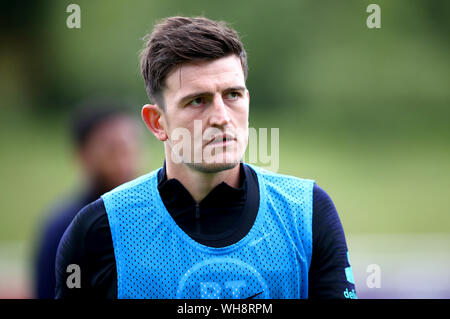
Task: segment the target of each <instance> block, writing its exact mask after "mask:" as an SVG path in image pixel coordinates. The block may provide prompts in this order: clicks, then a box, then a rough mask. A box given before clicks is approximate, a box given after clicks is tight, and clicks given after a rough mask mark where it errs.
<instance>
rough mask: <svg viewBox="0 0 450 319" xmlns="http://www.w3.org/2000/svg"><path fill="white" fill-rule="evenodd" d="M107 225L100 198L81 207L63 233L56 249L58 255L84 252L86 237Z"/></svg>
mask: <svg viewBox="0 0 450 319" xmlns="http://www.w3.org/2000/svg"><path fill="white" fill-rule="evenodd" d="M105 223H106V224H107V223H108V217H107V215H106V211H105V206H104V204H103V200H102V199H101V198H99V199H97V200H96V201H94V202H92V203H90V204H88V205H86V206H85V207H83V208H82V209H81V210H80V211H79V212H78V213H77V214H76V216H75V218H74V219H73V220H72V222H71V223H70V225H69V226H68V227H67V229H66V231H65V232H64V234H63V236H62V238H61V241H60V243H59V247H58V255H60V254H69V255H70V254H72V253H73V252H74V251H75V250H76V251H84V250H85V247H86V246H87V245H86V243H87V241H88V236H89V235H90V234H95V233H96V230H97V229H98V228H99V227H102V225H105Z"/></svg>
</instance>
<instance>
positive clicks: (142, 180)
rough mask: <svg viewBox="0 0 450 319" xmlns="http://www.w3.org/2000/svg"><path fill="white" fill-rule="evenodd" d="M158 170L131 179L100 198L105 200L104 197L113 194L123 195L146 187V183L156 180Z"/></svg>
mask: <svg viewBox="0 0 450 319" xmlns="http://www.w3.org/2000/svg"><path fill="white" fill-rule="evenodd" d="M159 170H160V168H159V169H156V170H154V171H151V172H150V173H147V174H145V175H142V176H139V177H138V178H136V179H133V180H131V181H129V182H126V183H124V184H122V185H120V186H118V187H116V188H114V189H113V190H111V191H109V192H107V193H105V194H103V195H102V198H105V197H106V198H107V197H109V196H111V195H115V194H116V195H117V194H120V193H123V192H125V191H129V190H132V189H136V188H140V187H142V186H147V185H148V183H149V182H150V181H152V180H153V179H156V180H157V177H158V171H159Z"/></svg>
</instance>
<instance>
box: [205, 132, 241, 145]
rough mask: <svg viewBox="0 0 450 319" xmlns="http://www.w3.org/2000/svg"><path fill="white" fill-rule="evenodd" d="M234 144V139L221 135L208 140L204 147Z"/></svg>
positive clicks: (233, 137)
mask: <svg viewBox="0 0 450 319" xmlns="http://www.w3.org/2000/svg"><path fill="white" fill-rule="evenodd" d="M233 142H236V137H235V136H233V135H230V134H225V133H224V134H221V135H216V136H214V137H213V138H212V139H210V140H209V142H208V143H206V145H213V146H224V145H227V144H230V143H233Z"/></svg>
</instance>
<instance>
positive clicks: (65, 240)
mask: <svg viewBox="0 0 450 319" xmlns="http://www.w3.org/2000/svg"><path fill="white" fill-rule="evenodd" d="M55 275H56V292H55V295H56V298H57V299H60V298H115V296H116V295H117V288H116V283H117V279H116V278H117V275H116V268H115V257H114V248H113V243H112V238H111V231H110V228H109V223H108V217H107V215H106V210H105V206H104V204H103V201H102V200H101V199H98V200H97V201H95V202H93V203H91V204H89V205H87V206H85V207H84V208H83V209H82V210H81V211H80V212H79V213H78V214H77V215H76V217H75V218H74V220H73V221H72V223H71V224H70V225H69V227H68V228H67V229H66V231H65V233H64V235H63V237H62V238H61V241H60V243H59V246H58V251H57V254H56V265H55Z"/></svg>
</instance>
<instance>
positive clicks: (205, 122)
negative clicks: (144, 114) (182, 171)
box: [161, 55, 249, 172]
mask: <svg viewBox="0 0 450 319" xmlns="http://www.w3.org/2000/svg"><path fill="white" fill-rule="evenodd" d="M165 84H166V88H165V90H164V94H163V96H164V101H165V112H163V114H162V115H161V124H162V125H163V127H164V131H165V132H166V134H167V136H168V140H167V141H166V143H167V146H168V147H169V148H170V149H171V152H170V153H171V154H167V151H166V157H167V156H174V155H173V154H174V153H175V154H177V155H175V157H178V161H182V162H183V163H184V164H185V165H187V166H189V167H190V168H192V169H195V170H199V171H202V172H218V171H221V170H225V169H230V168H232V167H234V166H236V165H237V164H238V163H239V162H240V161H241V160H242V158H243V155H244V152H245V149H246V147H247V142H248V112H249V93H248V91H247V89H246V87H245V78H244V72H243V70H242V65H241V62H240V60H239V58H238V57H237V56H236V55H230V56H227V57H224V58H220V59H217V60H213V61H202V62H196V63H186V64H182V65H181V66H179V67H177V68H175V69H174V70H173V71H172V72H171V73H169V75H168V76H167V78H166V83H165ZM187 132H188V133H189V135H188V138H186V134H185V133H187ZM188 144H190V145H188Z"/></svg>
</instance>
